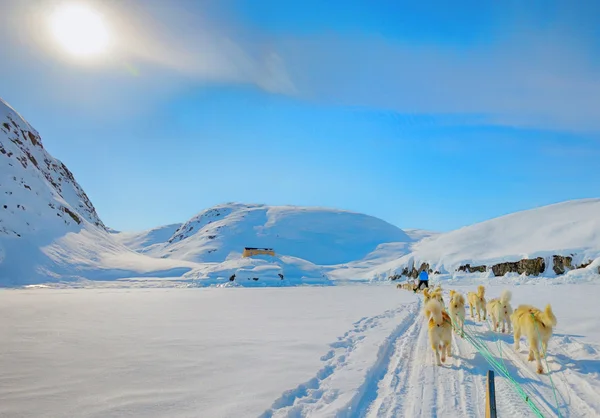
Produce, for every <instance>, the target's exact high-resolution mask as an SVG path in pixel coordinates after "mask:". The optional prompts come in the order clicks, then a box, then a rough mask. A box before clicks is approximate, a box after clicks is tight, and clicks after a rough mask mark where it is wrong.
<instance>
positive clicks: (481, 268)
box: [458, 264, 487, 273]
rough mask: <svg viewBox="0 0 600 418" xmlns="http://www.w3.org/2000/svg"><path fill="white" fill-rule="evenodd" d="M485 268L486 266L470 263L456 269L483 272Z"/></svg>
mask: <svg viewBox="0 0 600 418" xmlns="http://www.w3.org/2000/svg"><path fill="white" fill-rule="evenodd" d="M486 270H487V266H472V265H470V264H465V265H464V266H460V267H459V268H458V271H464V272H467V273H485V271H486Z"/></svg>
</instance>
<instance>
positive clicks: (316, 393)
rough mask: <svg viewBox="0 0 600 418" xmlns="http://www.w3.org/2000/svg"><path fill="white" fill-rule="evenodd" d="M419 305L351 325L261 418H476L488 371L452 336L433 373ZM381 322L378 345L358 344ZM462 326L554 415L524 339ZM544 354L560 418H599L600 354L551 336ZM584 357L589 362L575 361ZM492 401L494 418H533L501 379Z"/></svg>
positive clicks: (474, 352) (546, 381)
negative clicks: (386, 329)
mask: <svg viewBox="0 0 600 418" xmlns="http://www.w3.org/2000/svg"><path fill="white" fill-rule="evenodd" d="M421 306H422V300H421V298H419V299H418V300H417V302H416V303H411V304H405V305H402V306H400V307H398V308H397V309H393V310H389V311H386V312H384V313H382V314H380V315H377V316H373V317H367V318H362V319H361V320H359V321H357V322H356V323H354V324H353V325H354V326H353V328H352V329H350V330H349V331H347V332H346V333H345V334H344V335H343V336H341V337H339V338H338V339H337V341H335V342H333V343H331V344H330V348H331V349H330V350H329V351H328V352H327V353H326V354H325V355H324V356H323V357H322V358H321V360H322V361H324V362H325V364H324V366H323V367H322V368H321V369H320V370H319V371H318V372H317V373H316V374H315V376H314V377H312V378H311V379H310V380H308V381H306V382H304V383H302V384H300V385H298V386H297V387H296V388H294V389H291V390H288V391H285V392H284V393H283V394H282V395H281V396H280V397H279V398H278V399H277V400H275V401H274V402H273V404H272V405H271V408H269V409H268V410H267V411H265V412H264V413H263V414H262V415H261V417H263V418H268V417H313V416H314V417H339V418H358V417H369V418H375V417H390V418H391V417H400V416H407V417H408V416H410V417H421V416H423V417H432V416H456V417H480V416H483V415H484V414H485V411H484V408H485V379H486V378H485V375H486V372H487V370H489V369H490V368H491V367H490V365H489V364H488V362H487V361H486V360H485V358H484V357H483V356H482V355H481V354H480V353H479V352H478V351H477V350H476V349H475V347H473V346H472V345H471V344H470V343H468V342H467V341H466V340H464V339H462V338H460V337H458V336H457V335H456V334H453V343H452V357H450V358H448V359H447V360H446V363H445V364H443V365H442V366H441V367H438V366H437V365H435V359H434V355H433V352H432V350H431V348H430V346H429V336H428V329H427V326H426V322H425V319H424V317H423V315H422V313H421ZM467 316H468V315H467ZM386 321H395V322H394V323H395V324H396V325H395V327H393V328H390V330H391V331H390V333H389V335H388V336H387V338H385V339H384V341H383V342H382V343H380V344H379V346H378V347H374V348H373V347H370V346H366V345H365V341H368V339H365V338H366V337H367V336H368V332H369V331H371V330H374V329H375V328H377V327H380V326H384V324H385V323H387V324H388V326H389V322H386ZM466 325H467V327H468V329H469V330H470V332H471V333H472V334H474V335H475V336H476V337H477V338H479V339H480V340H481V341H482V342H483V343H484V344H485V345H486V346H487V347H488V349H489V350H490V351H491V352H492V353H494V355H497V356H499V353H500V350H501V352H502V360H503V361H504V364H505V365H506V367H507V369H508V371H509V373H510V374H511V376H512V377H513V378H514V379H515V380H516V381H517V383H518V384H519V385H521V386H522V387H523V388H524V389H525V391H526V392H527V393H528V394H529V396H531V397H532V398H533V399H534V400H535V402H536V404H538V406H539V407H540V410H541V411H542V413H543V414H544V416H545V417H546V416H549V417H555V416H558V415H557V414H556V406H555V401H554V395H553V391H552V387H551V385H550V379H549V376H548V375H547V374H545V375H541V376H540V375H538V374H537V373H536V371H535V363H529V362H528V361H527V351H528V345H527V343H526V341H524V340H522V341H521V350H520V352H519V353H516V352H515V351H514V348H513V338H512V335H509V334H497V333H493V332H492V331H490V330H489V328H488V326H487V324H486V323H482V322H474V321H473V320H471V319H467V321H466ZM363 340H364V341H363ZM368 350H372V351H373V352H375V351H376V356H374V355H371V356H370V357H369V358H370V359H371V360H370V363H366V364H365V363H364V358H363V357H364V353H365V351H368ZM548 351H549V353H548V365H549V367H550V370H551V373H552V378H553V381H554V384H555V386H556V389H557V395H558V401H559V407H560V413H561V416H562V417H565V418H567V417H593V416H600V396H598V394H599V393H600V379H598V375H600V360H599V358H600V349H599V348H594V346H591V345H589V344H585V343H582V342H579V341H577V340H574V339H571V338H569V337H568V336H561V335H560V334H559V335H556V334H555V335H554V336H553V337H552V338H551V340H550V344H549V349H548ZM361 356H363V357H361ZM586 356H588V357H589V358H584V359H581V357H586ZM498 360H499V361H501V360H500V358H499V359H498ZM361 361H362V362H361ZM544 369H546V364H545V363H544ZM353 373H354V374H353ZM357 373H359V374H357ZM589 375H592V377H591V378H589V377H588V376H589ZM357 376H359V377H358V378H357ZM348 377H350V378H351V379H354V380H353V382H354V386H352V387H348V384H346V380H347V378H348ZM351 379H350V380H351ZM496 401H497V407H498V412H499V413H501V414H502V416H505V415H506V416H518V417H529V416H534V414H533V412H532V411H531V410H530V409H529V407H528V406H527V405H526V404H525V402H524V401H523V400H522V399H521V397H520V396H519V395H518V394H517V393H516V392H515V391H514V390H513V388H512V387H511V386H510V385H509V383H508V382H507V381H506V379H504V377H502V376H497V378H496Z"/></svg>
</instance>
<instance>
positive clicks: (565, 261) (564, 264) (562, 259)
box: [552, 255, 573, 274]
mask: <svg viewBox="0 0 600 418" xmlns="http://www.w3.org/2000/svg"><path fill="white" fill-rule="evenodd" d="M572 262H573V258H572V257H569V256H562V255H554V256H552V264H553V266H552V269H553V270H554V273H556V274H564V273H565V272H566V271H567V270H571V269H573V265H572V264H571V263H572Z"/></svg>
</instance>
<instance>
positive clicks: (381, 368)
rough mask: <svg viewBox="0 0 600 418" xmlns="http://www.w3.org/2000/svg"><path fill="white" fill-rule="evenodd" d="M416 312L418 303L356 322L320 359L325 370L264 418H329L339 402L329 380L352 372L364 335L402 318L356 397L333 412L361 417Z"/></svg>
mask: <svg viewBox="0 0 600 418" xmlns="http://www.w3.org/2000/svg"><path fill="white" fill-rule="evenodd" d="M417 309H418V304H416V303H413V304H409V305H403V306H401V307H399V308H397V309H393V310H388V311H385V312H384V313H382V314H380V315H376V316H374V317H365V318H362V319H360V320H359V321H357V322H355V323H354V324H353V325H354V327H353V328H352V329H350V330H349V331H347V332H346V333H345V334H344V335H343V336H341V337H338V339H337V341H335V342H333V343H331V344H330V348H331V350H329V351H328V352H327V353H326V354H325V355H324V356H323V357H321V360H323V361H325V366H324V367H322V368H321V369H320V370H319V371H318V372H317V373H316V375H315V376H314V377H313V378H311V379H310V380H308V381H307V382H304V383H302V384H300V385H298V386H297V387H296V388H294V389H291V390H287V391H285V392H284V393H283V394H282V395H281V396H280V397H279V398H278V399H277V400H275V402H273V404H272V405H271V408H269V409H268V410H267V411H265V412H264V413H263V414H262V415H261V417H262V418H268V417H279V416H288V417H304V416H313V415H319V414H321V413H323V414H324V415H322V416H330V415H328V412H326V410H327V409H328V408H327V407H328V406H329V404H331V403H333V402H334V401H336V400H337V398H338V389H336V388H335V387H334V386H335V385H329V384H328V383H329V382H328V380H332V378H334V377H336V376H337V375H342V374H343V373H344V372H345V370H344V369H350V368H353V366H354V364H353V363H352V360H351V357H352V355H353V352H354V351H355V350H356V349H357V347H358V346H359V345H360V343H361V341H362V340H363V339H364V338H365V336H364V335H363V334H364V333H365V332H367V331H369V330H371V329H373V328H376V327H378V326H379V325H380V323H381V321H384V320H391V319H393V318H395V317H400V318H401V319H400V323H399V324H398V325H397V326H396V327H395V328H394V330H393V331H392V333H391V334H390V335H389V336H388V337H387V338H386V339H385V341H384V342H383V344H381V345H380V346H379V349H378V352H377V359H376V361H375V363H374V364H372V365H371V366H370V368H369V370H368V371H367V372H366V377H365V379H364V381H363V382H362V384H361V385H360V386H359V387H358V388H357V390H356V392H355V394H354V396H352V398H351V399H349V400H346V401H344V402H343V405H340V406H339V407H335V408H332V409H335V410H336V413H335V414H334V415H335V416H339V417H354V416H358V415H357V414H356V411H359V410H361V409H364V408H365V405H367V406H368V404H369V402H370V400H371V398H373V397H375V396H377V392H376V391H377V382H378V381H379V379H380V378H381V376H383V375H384V374H385V371H386V370H387V366H388V362H389V360H390V355H391V353H392V350H393V347H394V343H395V341H396V339H398V338H399V337H400V336H401V335H403V334H404V332H405V331H406V329H407V328H408V327H409V326H410V324H411V323H413V318H414V315H415V313H416V312H417ZM319 416H321V415H319Z"/></svg>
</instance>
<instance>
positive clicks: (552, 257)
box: [382, 199, 600, 275]
mask: <svg viewBox="0 0 600 418" xmlns="http://www.w3.org/2000/svg"><path fill="white" fill-rule="evenodd" d="M597 257H600V199H582V200H574V201H568V202H563V203H558V204H554V205H549V206H544V207H540V208H536V209H531V210H526V211H522V212H517V213H513V214H510V215H506V216H502V217H499V218H495V219H492V220H489V221H486V222H482V223H478V224H475V225H471V226H468V227H465V228H461V229H458V230H456V231H452V232H449V233H445V234H441V235H438V236H435V237H432V238H430V239H425V240H423V241H421V242H419V243H417V244H415V245H414V246H413V249H412V252H411V253H410V254H408V255H405V256H403V257H402V258H400V260H398V261H397V262H395V263H393V264H395V267H394V269H392V270H393V271H394V272H395V273H400V272H402V271H403V270H404V269H405V268H407V269H408V270H411V269H412V267H413V266H416V267H417V268H418V267H419V266H421V264H422V263H426V264H429V266H430V268H431V269H432V270H434V271H435V270H437V271H439V272H442V273H444V272H449V273H451V272H454V271H455V270H457V269H461V270H465V271H467V272H470V271H477V270H485V269H486V268H487V270H490V269H493V273H494V275H502V274H503V273H505V272H513V271H515V269H520V270H531V273H532V274H538V273H541V272H544V270H545V273H544V274H552V271H554V272H555V273H557V274H561V273H562V272H564V270H569V269H571V268H576V267H580V266H582V265H583V266H585V265H587V264H588V263H590V262H591V261H592V260H594V259H595V258H597ZM567 258H569V259H568V260H567ZM521 260H525V261H521ZM519 262H520V264H519V265H515V264H517V263H519ZM467 265H468V266H467ZM387 267H390V265H387V266H385V268H387ZM382 268H384V266H382ZM520 270H519V272H521V271H520ZM540 270H541V271H540Z"/></svg>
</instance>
